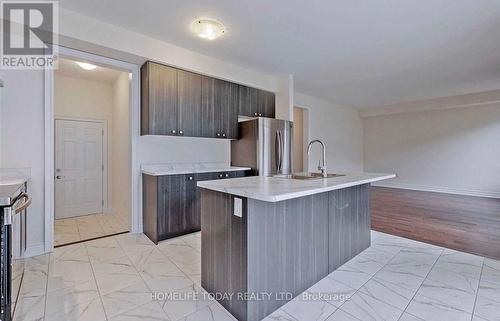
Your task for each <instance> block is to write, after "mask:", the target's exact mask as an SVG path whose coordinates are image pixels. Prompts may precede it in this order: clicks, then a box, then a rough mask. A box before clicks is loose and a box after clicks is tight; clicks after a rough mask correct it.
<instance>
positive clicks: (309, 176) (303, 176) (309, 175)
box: [273, 172, 345, 180]
mask: <svg viewBox="0 0 500 321" xmlns="http://www.w3.org/2000/svg"><path fill="white" fill-rule="evenodd" d="M340 176H345V175H344V174H327V177H323V176H322V175H321V173H315V172H311V173H298V174H288V175H274V176H273V177H278V178H289V179H302V180H306V179H322V178H332V177H340Z"/></svg>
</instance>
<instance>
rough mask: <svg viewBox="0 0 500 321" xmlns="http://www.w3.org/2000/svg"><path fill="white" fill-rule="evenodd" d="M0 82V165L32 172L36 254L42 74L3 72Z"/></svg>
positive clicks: (40, 216)
mask: <svg viewBox="0 0 500 321" xmlns="http://www.w3.org/2000/svg"><path fill="white" fill-rule="evenodd" d="M0 79H2V80H3V81H4V93H3V96H4V97H3V104H2V113H1V119H0V122H1V125H0V128H1V133H0V140H1V144H0V146H1V150H0V158H1V161H0V163H1V164H2V167H5V168H19V167H26V168H30V169H31V176H32V180H31V181H30V182H29V184H28V189H29V193H30V195H31V196H32V198H33V202H32V205H31V206H30V208H29V210H28V212H29V215H28V218H27V220H28V226H27V246H28V249H27V255H30V254H37V253H40V252H43V247H44V244H43V236H44V234H43V233H44V192H43V191H44V127H43V123H44V121H43V119H44V110H43V99H44V94H43V72H42V71H28V70H26V71H19V70H0ZM48 179H52V178H51V177H50V178H48Z"/></svg>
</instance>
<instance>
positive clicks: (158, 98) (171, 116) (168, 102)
mask: <svg viewBox="0 0 500 321" xmlns="http://www.w3.org/2000/svg"><path fill="white" fill-rule="evenodd" d="M141 82H142V90H141V91H142V92H141V105H142V106H141V133H142V135H176V133H177V118H178V103H177V70H176V69H174V68H171V67H167V66H164V65H160V64H155V63H146V64H144V65H143V66H142V68H141Z"/></svg>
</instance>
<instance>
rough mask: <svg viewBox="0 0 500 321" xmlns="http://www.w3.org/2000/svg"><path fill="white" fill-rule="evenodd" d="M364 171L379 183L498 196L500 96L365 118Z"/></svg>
mask: <svg viewBox="0 0 500 321" xmlns="http://www.w3.org/2000/svg"><path fill="white" fill-rule="evenodd" d="M363 123H364V166H365V171H369V172H387V173H394V172H395V173H397V174H398V176H399V177H398V178H397V179H394V180H388V181H385V182H383V183H381V184H379V185H384V186H393V187H403V188H410V189H421V190H430V191H442V192H450V193H459V194H470V195H479V196H494V197H500V102H496V103H492V104H486V105H484V106H472V107H463V108H452V109H444V110H433V111H432V110H429V111H422V112H411V113H400V114H392V115H379V116H374V117H366V118H364V121H363Z"/></svg>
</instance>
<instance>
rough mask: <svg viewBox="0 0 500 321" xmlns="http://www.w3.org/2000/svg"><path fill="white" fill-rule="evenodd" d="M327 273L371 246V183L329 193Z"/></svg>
mask: <svg viewBox="0 0 500 321" xmlns="http://www.w3.org/2000/svg"><path fill="white" fill-rule="evenodd" d="M329 201H330V206H329V207H330V237H329V238H330V240H329V242H330V246H329V260H330V264H329V272H332V271H334V270H336V269H337V268H338V267H339V266H341V265H343V264H344V263H346V262H347V261H349V260H350V259H352V258H353V257H354V256H356V255H358V254H359V253H361V252H362V251H364V250H365V249H367V248H368V247H369V246H370V229H371V217H370V184H364V185H359V186H354V187H350V188H345V189H340V190H335V191H331V192H330V193H329Z"/></svg>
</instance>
